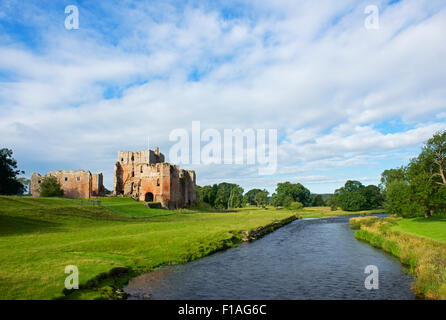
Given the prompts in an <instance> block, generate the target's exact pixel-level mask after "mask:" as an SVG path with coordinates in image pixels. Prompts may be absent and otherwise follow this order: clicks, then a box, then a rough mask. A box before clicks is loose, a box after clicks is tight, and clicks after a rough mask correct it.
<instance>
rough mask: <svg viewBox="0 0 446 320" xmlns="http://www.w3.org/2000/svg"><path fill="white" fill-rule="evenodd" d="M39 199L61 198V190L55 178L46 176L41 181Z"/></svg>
mask: <svg viewBox="0 0 446 320" xmlns="http://www.w3.org/2000/svg"><path fill="white" fill-rule="evenodd" d="M40 196H41V197H62V196H63V190H62V189H61V187H60V184H59V182H58V181H57V178H56V177H53V176H48V177H45V178H43V179H42V183H41V184H40Z"/></svg>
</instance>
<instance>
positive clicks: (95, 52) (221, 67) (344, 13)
mask: <svg viewBox="0 0 446 320" xmlns="http://www.w3.org/2000/svg"><path fill="white" fill-rule="evenodd" d="M67 5H76V6H77V7H78V9H79V29H78V30H67V29H65V26H64V21H65V18H66V16H67V14H65V12H64V9H65V7H66V6H67ZM368 5H376V6H378V7H379V9H380V15H379V18H380V28H379V29H378V30H367V29H366V28H365V27H364V20H365V19H366V17H367V15H366V14H364V9H365V8H366V7H367V6H368ZM445 30H446V2H445V1H440V0H411V1H409V0H407V1H404V0H403V1H353V0H341V1H327V0H322V1H295V0H293V1H291V0H277V1H260V0H256V1H254V0H253V1H235V0H234V1H128V0H127V1H121V0H120V1H101V2H99V1H9V0H4V1H2V2H1V3H0V145H1V146H2V147H8V148H11V149H13V151H14V155H15V158H16V159H17V160H18V162H19V165H20V168H21V169H23V170H25V171H26V175H28V176H30V175H31V173H32V172H40V173H46V172H47V171H48V170H58V169H79V168H82V169H86V170H91V171H93V172H98V171H101V172H103V173H104V178H105V183H106V186H107V187H108V188H110V189H111V188H112V184H113V165H114V162H115V161H116V160H117V152H118V150H134V151H137V150H142V149H145V148H147V140H148V137H149V138H150V147H151V148H154V147H155V146H159V147H160V149H161V151H162V152H164V153H165V154H166V155H168V154H169V149H170V148H171V147H172V145H173V144H174V142H171V141H169V133H170V132H171V131H172V130H173V129H176V128H185V129H187V130H190V128H191V123H192V121H196V120H198V121H200V122H201V126H202V128H203V129H205V128H215V129H217V130H219V131H221V132H223V130H224V129H236V128H241V129H246V128H254V129H257V128H265V129H269V128H273V129H277V130H278V133H279V136H280V137H281V138H280V141H279V146H278V151H279V157H278V170H277V172H276V173H275V174H274V175H271V176H259V175H258V171H257V170H256V167H255V166H246V165H243V166H240V165H194V166H192V165H189V166H186V167H187V168H192V169H195V170H196V171H197V179H198V184H200V185H204V184H212V183H218V182H222V181H228V182H234V183H238V184H240V185H242V186H243V187H244V188H245V189H246V190H247V189H249V188H253V187H260V188H267V189H268V190H270V191H273V190H274V188H275V185H276V183H277V182H281V181H292V182H301V183H303V184H304V185H305V186H307V187H308V188H309V189H310V190H311V191H312V192H318V193H328V192H333V190H334V189H336V188H338V187H339V186H341V185H342V184H343V183H345V181H346V180H348V179H356V180H360V181H361V182H363V183H364V184H370V183H373V184H376V183H378V181H379V177H380V174H381V172H382V171H383V170H385V169H387V168H393V167H399V166H401V165H404V164H407V162H408V161H409V159H410V158H411V157H413V156H415V155H416V154H417V153H418V152H419V150H420V147H421V146H422V144H423V142H424V141H426V140H427V139H428V138H429V137H430V136H431V135H432V134H433V133H434V132H436V131H438V130H441V129H445V128H446V126H445V124H446V103H445V101H446V99H445V98H446V87H445V85H444V84H445V83H446V64H445V63H444V57H445V56H446V42H445V41H444V40H445Z"/></svg>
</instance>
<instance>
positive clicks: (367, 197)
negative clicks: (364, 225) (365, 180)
mask: <svg viewBox="0 0 446 320" xmlns="http://www.w3.org/2000/svg"><path fill="white" fill-rule="evenodd" d="M334 201H335V203H336V205H338V206H339V207H341V209H342V210H346V211H359V210H368V209H375V208H378V207H380V206H381V205H382V203H383V196H382V194H381V190H380V189H379V188H378V187H377V186H374V185H369V186H367V187H365V186H364V185H363V184H362V183H361V182H359V181H355V180H348V181H347V182H346V183H345V185H344V187H342V188H339V189H337V190H336V191H335V195H334Z"/></svg>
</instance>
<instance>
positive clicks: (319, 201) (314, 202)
mask: <svg viewBox="0 0 446 320" xmlns="http://www.w3.org/2000/svg"><path fill="white" fill-rule="evenodd" d="M311 206H312V207H323V206H325V201H324V198H322V195H320V194H312V195H311Z"/></svg>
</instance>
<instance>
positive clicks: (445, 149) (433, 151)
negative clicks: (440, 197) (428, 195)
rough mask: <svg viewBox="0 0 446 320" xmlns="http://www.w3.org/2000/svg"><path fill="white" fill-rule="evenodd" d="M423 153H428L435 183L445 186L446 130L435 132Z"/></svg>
mask: <svg viewBox="0 0 446 320" xmlns="http://www.w3.org/2000/svg"><path fill="white" fill-rule="evenodd" d="M422 153H425V154H426V155H428V156H427V157H426V158H427V159H428V161H430V162H431V163H430V164H429V167H430V170H431V174H432V178H433V179H434V183H435V184H438V185H441V186H445V185H446V173H445V170H446V130H445V131H440V132H437V133H436V134H434V136H433V137H432V138H430V139H429V140H428V141H427V143H426V146H425V147H424V148H423V151H422Z"/></svg>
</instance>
